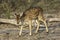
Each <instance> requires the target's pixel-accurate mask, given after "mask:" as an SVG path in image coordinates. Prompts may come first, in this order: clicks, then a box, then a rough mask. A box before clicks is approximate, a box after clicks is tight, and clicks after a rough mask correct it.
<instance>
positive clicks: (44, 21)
mask: <svg viewBox="0 0 60 40" xmlns="http://www.w3.org/2000/svg"><path fill="white" fill-rule="evenodd" d="M41 21H42V22H43V23H44V24H45V27H46V32H48V25H47V23H46V20H41Z"/></svg>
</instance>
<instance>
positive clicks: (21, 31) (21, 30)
mask: <svg viewBox="0 0 60 40" xmlns="http://www.w3.org/2000/svg"><path fill="white" fill-rule="evenodd" d="M22 30H23V26H21V29H20V32H19V35H21V34H22Z"/></svg>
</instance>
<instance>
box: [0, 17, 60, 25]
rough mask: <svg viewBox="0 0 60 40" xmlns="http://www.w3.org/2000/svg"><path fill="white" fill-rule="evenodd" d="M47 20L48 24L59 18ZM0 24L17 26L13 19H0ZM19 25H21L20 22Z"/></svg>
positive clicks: (59, 19)
mask: <svg viewBox="0 0 60 40" xmlns="http://www.w3.org/2000/svg"><path fill="white" fill-rule="evenodd" d="M47 20H48V21H49V22H53V21H60V18H49V19H47ZM1 22H2V23H10V24H14V25H18V24H17V22H16V20H15V19H2V18H0V23H1ZM19 24H21V22H20V23H19Z"/></svg>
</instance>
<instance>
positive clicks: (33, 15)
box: [16, 7, 48, 35]
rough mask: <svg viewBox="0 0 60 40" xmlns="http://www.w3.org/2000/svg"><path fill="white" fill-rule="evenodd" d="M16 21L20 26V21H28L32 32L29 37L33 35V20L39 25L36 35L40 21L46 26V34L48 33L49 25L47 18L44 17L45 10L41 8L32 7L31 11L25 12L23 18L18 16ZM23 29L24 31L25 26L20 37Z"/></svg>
mask: <svg viewBox="0 0 60 40" xmlns="http://www.w3.org/2000/svg"><path fill="white" fill-rule="evenodd" d="M16 20H17V23H18V24H19V20H21V21H22V20H23V21H28V23H29V30H30V33H29V35H31V30H32V20H37V21H36V23H37V29H36V33H37V32H38V29H39V25H40V21H42V22H43V23H44V24H45V26H46V32H48V27H47V23H46V20H45V18H44V16H43V9H42V8H41V7H31V8H29V9H27V10H25V11H24V12H23V15H22V16H21V17H20V16H19V14H18V15H17V14H16ZM22 29H23V26H22V27H21V29H20V32H19V35H21V33H22Z"/></svg>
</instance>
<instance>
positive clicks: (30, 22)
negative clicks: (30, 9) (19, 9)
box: [29, 20, 32, 35]
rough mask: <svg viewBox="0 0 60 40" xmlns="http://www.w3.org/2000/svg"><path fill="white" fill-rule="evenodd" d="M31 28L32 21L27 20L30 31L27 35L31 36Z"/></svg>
mask: <svg viewBox="0 0 60 40" xmlns="http://www.w3.org/2000/svg"><path fill="white" fill-rule="evenodd" d="M31 26H32V20H29V30H30V33H29V35H31V30H32V29H31Z"/></svg>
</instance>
